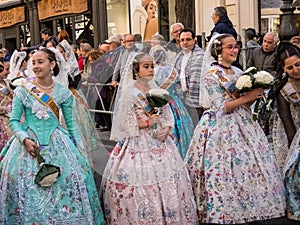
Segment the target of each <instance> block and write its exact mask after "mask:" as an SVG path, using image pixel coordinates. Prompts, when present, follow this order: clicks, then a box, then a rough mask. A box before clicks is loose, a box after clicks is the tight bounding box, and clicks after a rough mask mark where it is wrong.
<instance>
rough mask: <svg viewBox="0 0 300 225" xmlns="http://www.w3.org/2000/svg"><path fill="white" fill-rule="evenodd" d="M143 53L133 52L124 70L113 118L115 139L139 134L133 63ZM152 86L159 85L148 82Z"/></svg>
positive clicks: (112, 136) (111, 136)
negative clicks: (134, 111) (133, 91)
mask: <svg viewBox="0 0 300 225" xmlns="http://www.w3.org/2000/svg"><path fill="white" fill-rule="evenodd" d="M139 54H142V53H138V52H132V53H131V54H130V55H129V57H128V60H127V63H126V66H125V68H124V71H123V78H122V79H123V81H122V82H120V83H121V84H122V85H121V86H119V88H118V92H117V96H116V100H115V106H114V114H113V120H112V128H111V134H110V139H112V140H115V141H124V140H125V139H126V138H128V137H135V136H138V135H139V129H138V124H137V119H133V118H132V117H135V115H134V113H133V106H134V103H135V102H136V100H135V97H134V96H133V94H132V90H133V88H134V83H135V80H134V79H133V66H132V65H133V63H134V62H135V60H136V57H137V55H139ZM148 84H149V86H150V88H154V87H157V85H156V84H155V82H154V80H151V81H149V82H148Z"/></svg>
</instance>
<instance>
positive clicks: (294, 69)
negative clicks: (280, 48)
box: [283, 55, 300, 80]
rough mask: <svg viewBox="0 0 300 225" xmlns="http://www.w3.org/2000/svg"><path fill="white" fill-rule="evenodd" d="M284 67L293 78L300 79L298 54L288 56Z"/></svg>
mask: <svg viewBox="0 0 300 225" xmlns="http://www.w3.org/2000/svg"><path fill="white" fill-rule="evenodd" d="M283 69H284V72H286V73H287V74H288V75H289V76H290V77H291V78H292V79H295V80H298V79H300V58H299V57H298V56H296V55H293V56H291V57H288V58H286V59H285V60H284V68H283Z"/></svg>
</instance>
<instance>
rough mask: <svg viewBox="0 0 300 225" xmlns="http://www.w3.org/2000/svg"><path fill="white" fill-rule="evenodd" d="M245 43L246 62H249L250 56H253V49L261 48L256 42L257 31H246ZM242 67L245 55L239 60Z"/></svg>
mask: <svg viewBox="0 0 300 225" xmlns="http://www.w3.org/2000/svg"><path fill="white" fill-rule="evenodd" d="M245 41H246V47H247V49H246V54H245V56H246V62H247V61H248V60H249V58H250V55H251V54H252V51H253V49H255V48H258V47H260V45H259V44H258V43H257V41H256V31H255V29H254V28H248V29H246V31H245ZM239 62H240V65H243V54H241V55H240V58H239Z"/></svg>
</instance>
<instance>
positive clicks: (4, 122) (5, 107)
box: [0, 86, 12, 152]
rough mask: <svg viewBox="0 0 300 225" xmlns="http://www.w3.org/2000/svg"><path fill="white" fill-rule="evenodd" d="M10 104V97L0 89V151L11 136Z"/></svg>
mask: <svg viewBox="0 0 300 225" xmlns="http://www.w3.org/2000/svg"><path fill="white" fill-rule="evenodd" d="M0 88H1V86H0ZM11 104H12V99H11V98H9V97H8V96H7V95H6V94H4V93H3V92H1V91H0V152H1V150H2V148H3V147H4V146H5V145H6V143H7V141H8V139H9V138H10V137H11V130H10V128H9V124H8V123H9V115H10V112H11V107H12V106H11Z"/></svg>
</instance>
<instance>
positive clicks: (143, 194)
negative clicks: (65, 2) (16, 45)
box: [0, 6, 300, 225]
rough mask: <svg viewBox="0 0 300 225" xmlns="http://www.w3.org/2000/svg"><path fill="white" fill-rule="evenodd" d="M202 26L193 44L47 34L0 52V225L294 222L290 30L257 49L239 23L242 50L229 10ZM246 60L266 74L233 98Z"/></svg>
mask: <svg viewBox="0 0 300 225" xmlns="http://www.w3.org/2000/svg"><path fill="white" fill-rule="evenodd" d="M212 20H213V22H214V24H215V26H214V28H213V30H212V32H211V34H210V36H209V37H208V42H207V45H206V46H205V47H203V48H200V47H199V45H198V44H197V41H196V37H195V33H194V31H193V30H192V29H189V28H185V27H184V25H183V24H181V23H175V24H172V25H171V26H170V34H171V37H172V40H171V41H170V42H168V43H166V42H165V40H164V37H163V36H162V35H160V34H154V35H152V38H151V40H150V41H144V42H142V41H141V40H143V35H144V34H142V35H141V34H125V35H114V36H111V37H109V38H108V39H107V40H105V41H104V42H103V43H100V44H99V46H97V49H94V48H93V47H92V46H91V44H89V43H88V42H87V41H84V40H82V41H81V42H80V43H79V45H80V46H79V47H77V46H76V45H75V44H72V43H71V41H70V40H69V36H68V33H67V32H66V31H64V30H61V31H60V33H59V35H58V37H55V36H53V35H52V32H51V30H50V29H49V28H44V29H43V30H42V31H41V37H42V39H43V42H42V43H41V44H39V45H36V46H31V47H22V48H21V49H20V51H18V50H16V51H14V52H13V54H12V55H11V56H10V60H8V59H7V58H5V57H0V112H1V113H0V121H1V123H0V137H1V138H0V190H1V192H0V224H7V225H10V224H49V225H50V224H80V225H81V224H82V225H84V224H90V225H92V224H95V225H100V224H114V225H117V224H118V225H121V224H122V225H123V224H149V225H150V224H151V225H152V224H153V225H164V224H170V225H171V224H176V225H182V224H184V225H188V224H191V225H200V224H244V225H250V224H252V225H256V224H289V225H293V224H299V223H300V169H299V168H300V161H299V160H300V129H299V128H300V119H299V118H300V110H299V104H300V82H299V81H300V49H299V47H298V46H297V45H296V43H295V40H297V37H294V38H292V39H291V41H282V42H280V43H279V39H278V37H277V35H276V34H275V33H273V32H269V33H267V34H265V35H264V37H263V38H262V41H261V43H259V42H258V40H257V36H256V32H255V30H254V29H253V28H249V29H247V30H246V46H247V49H246V50H244V51H246V52H244V53H245V54H242V52H241V50H240V45H239V43H238V41H237V37H238V34H237V32H236V31H235V29H234V27H233V25H232V23H231V21H230V19H229V18H228V16H227V11H226V9H225V8H224V7H221V6H220V7H216V8H214V10H213V12H212ZM243 62H246V65H242V64H243ZM243 66H246V67H247V68H253V67H255V68H256V69H257V70H258V71H266V72H268V73H270V74H271V75H272V76H273V77H274V79H275V80H276V82H274V85H273V86H272V87H271V88H270V89H268V90H266V89H264V88H263V87H256V88H253V89H248V90H246V91H245V92H243V93H241V92H238V91H237V89H235V88H234V87H235V84H236V82H237V80H238V79H239V77H241V76H242V75H243V71H242V70H241V68H243ZM93 84H101V85H98V86H97V85H95V88H94V89H93V91H92V92H91V89H90V86H91V85H93ZM153 96H154V97H155V98H154V97H153ZM151 97H153V98H151ZM265 98H267V99H269V100H270V105H266V104H265V105H264V104H263V102H264V101H261V105H260V107H261V110H260V112H258V120H257V121H256V120H255V119H253V110H254V109H253V104H254V102H256V101H257V100H261V99H265ZM153 99H154V100H153ZM157 99H160V100H157ZM161 99H163V101H162V100H161ZM156 101H157V102H156ZM112 102H114V105H113V108H112V110H113V114H112V116H110V115H109V114H107V113H101V111H103V110H104V111H105V110H107V109H108V108H109V107H111V104H112ZM162 102H163V103H162ZM270 107H271V108H272V110H270ZM91 109H92V110H91ZM97 129H100V130H101V131H104V130H110V138H111V139H112V140H113V141H115V142H116V143H117V144H116V145H115V147H114V148H113V149H112V150H110V149H105V146H103V145H102V144H101V141H100V138H99V133H98V132H97ZM96 150H101V157H102V158H103V159H102V160H101V162H103V163H106V165H103V166H105V169H104V170H103V173H102V181H101V187H100V188H99V189H98V188H97V187H96V185H95V181H94V177H93V170H94V167H93V159H92V152H93V151H96Z"/></svg>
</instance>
